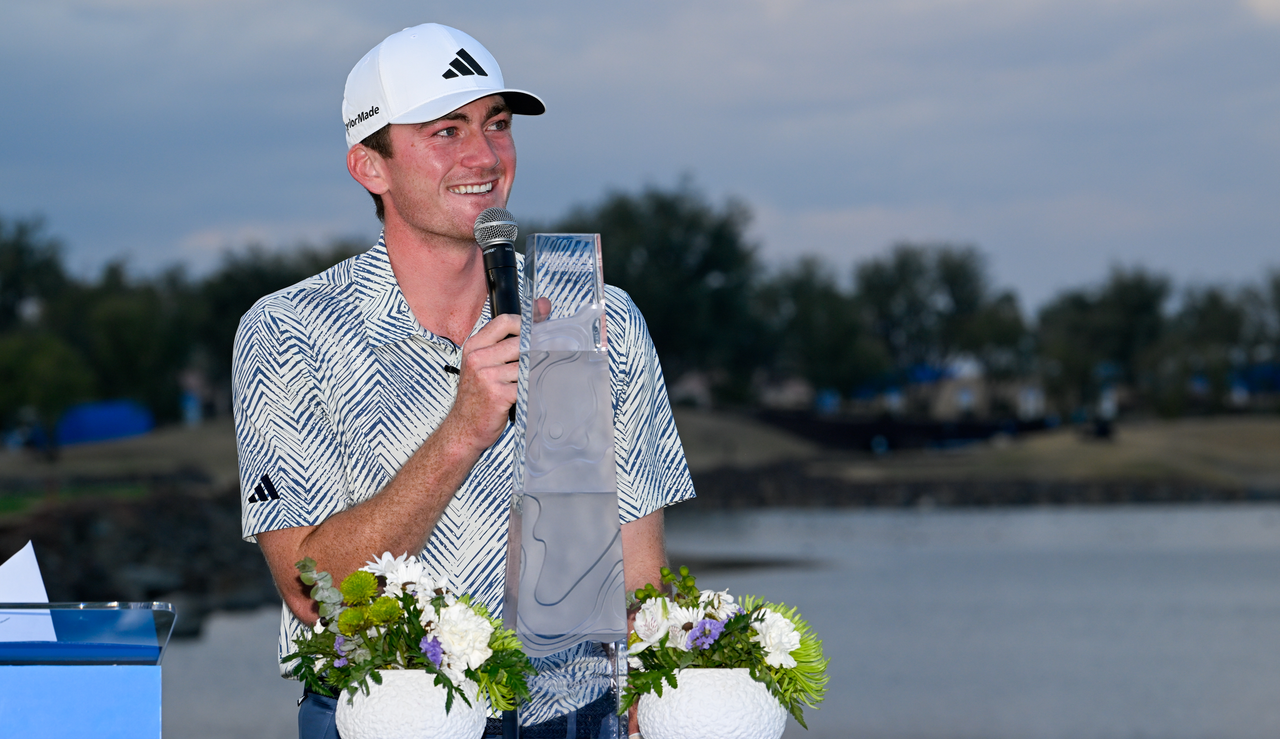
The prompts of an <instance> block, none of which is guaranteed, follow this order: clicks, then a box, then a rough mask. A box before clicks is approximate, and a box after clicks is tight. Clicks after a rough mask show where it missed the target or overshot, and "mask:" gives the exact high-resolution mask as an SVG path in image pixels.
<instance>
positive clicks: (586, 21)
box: [0, 0, 1280, 308]
mask: <svg viewBox="0 0 1280 739" xmlns="http://www.w3.org/2000/svg"><path fill="white" fill-rule="evenodd" d="M430 20H434V21H439V22H443V23H448V24H450V25H454V26H457V27H459V28H461V29H463V30H465V31H467V32H468V33H471V34H472V35H473V36H476V37H477V38H478V39H480V41H482V42H483V43H485V44H486V46H488V47H489V49H490V50H491V51H493V52H494V54H495V55H496V56H497V57H498V59H499V61H500V62H501V63H502V68H503V72H504V75H505V76H506V78H507V83H508V84H510V85H513V86H519V87H523V88H525V89H529V90H532V91H534V92H536V93H538V94H539V95H541V96H542V97H543V98H544V99H545V100H546V101H547V104H548V107H549V109H550V111H549V113H548V115H545V116H542V117H541V118H528V119H520V120H518V121H517V126H516V136H517V142H518V146H519V152H520V174H519V177H518V178H517V182H516V189H515V193H514V195H513V197H512V202H511V204H510V205H511V210H512V211H513V212H515V213H516V215H517V216H518V217H520V218H523V219H535V218H536V219H542V220H545V219H548V218H552V217H555V216H557V215H559V214H561V213H563V212H564V211H565V210H566V209H567V208H568V207H570V206H571V205H574V204H578V203H587V202H592V201H595V200H597V199H598V198H599V197H600V196H601V195H602V194H603V193H604V192H605V191H606V190H608V189H610V188H620V189H624V190H635V189H637V188H639V187H642V186H644V185H645V184H650V183H652V184H658V185H661V186H671V185H673V184H675V183H676V182H677V181H678V180H679V178H680V177H681V176H682V175H683V174H686V173H687V174H690V175H692V176H693V178H694V180H695V182H696V183H697V184H698V185H699V186H700V187H701V188H702V189H703V190H704V191H705V192H706V193H707V194H708V195H709V196H710V197H712V198H714V199H716V200H722V199H723V198H724V197H727V196H730V195H732V196H736V197H739V198H741V199H743V200H745V201H746V202H747V203H749V204H750V205H751V206H752V208H753V210H754V212H755V214H756V219H755V224H754V227H753V232H752V235H753V238H754V239H755V240H756V242H757V243H758V244H759V246H760V255H761V256H762V257H763V258H764V260H765V261H766V263H768V264H771V265H775V266H776V265H781V264H785V263H787V262H788V261H789V260H791V259H794V258H795V257H796V256H798V255H800V254H804V253H813V254H819V255H822V256H824V257H825V258H826V259H827V260H828V261H830V262H831V263H832V264H833V265H835V267H837V268H838V269H839V271H840V273H841V274H845V275H847V274H848V273H849V271H850V270H851V268H852V265H853V264H854V263H855V262H856V261H857V260H859V259H862V258H865V257H867V256H870V255H875V254H879V253H882V252H884V250H885V249H886V248H887V247H888V246H889V245H890V244H892V243H893V242H895V241H899V240H912V241H948V242H956V243H966V244H975V245H977V246H979V247H980V248H981V249H982V250H983V251H985V252H986V253H987V254H988V255H989V257H990V262H991V267H992V270H993V272H994V276H995V278H996V279H997V281H998V282H1000V283H1001V284H1003V285H1006V286H1009V287H1013V288H1015V289H1016V290H1017V291H1018V292H1019V294H1020V295H1021V296H1022V299H1023V301H1024V305H1025V306H1026V307H1028V308H1034V307H1035V306H1036V305H1038V304H1040V303H1042V302H1043V301H1044V300H1046V299H1047V298H1049V297H1050V296H1052V295H1053V294H1054V293H1055V292H1056V291H1058V290H1061V289H1063V288H1066V287H1073V286H1080V285H1083V284H1086V283H1091V282H1095V281H1097V280H1099V279H1101V278H1102V277H1103V276H1104V275H1105V274H1106V273H1107V271H1108V270H1109V268H1110V267H1111V265H1113V264H1121V265H1126V266H1131V265H1144V266H1146V267H1148V268H1151V269H1155V270H1159V271H1162V272H1165V273H1168V274H1170V275H1172V276H1173V277H1174V278H1175V279H1177V280H1178V281H1179V282H1180V283H1186V282H1210V281H1228V282H1240V281H1243V280H1249V279H1256V278H1258V277H1259V276H1260V275H1262V274H1264V273H1265V272H1266V270H1268V269H1270V268H1273V267H1277V268H1280V74H1277V70H1280V0H873V1H859V0H829V1H821V0H812V1H810V0H755V1H752V0H736V1H735V2H728V1H723V2H720V1H707V2H688V1H687V0H686V1H682V2H669V1H667V0H650V1H649V2H645V3H626V2H611V3H601V2H586V1H584V2H570V1H567V0H566V1H563V2H561V1H556V0H551V1H546V0H544V2H541V3H536V4H534V3H520V4H517V3H507V2H497V1H490V2H485V3H449V4H445V3H438V4H436V3H422V2H416V3H410V2H399V1H397V0H381V1H380V2H378V3H354V2H336V1H334V0H306V1H305V2H303V1H295V0H277V1H274V2H270V3H263V2H258V1H257V0H254V1H252V2H250V1H248V0H6V1H5V2H4V4H3V6H2V7H0V70H2V72H0V99H3V100H4V101H5V106H4V111H3V114H0V141H2V142H3V143H0V147H3V149H2V156H0V216H3V217H5V218H14V217H23V216H29V215H33V214H41V215H43V216H44V217H45V218H46V221H47V223H48V227H49V231H50V232H51V233H53V234H54V235H56V236H58V237H60V238H61V239H62V240H63V241H64V243H65V244H66V246H67V255H68V259H69V261H70V262H71V264H72V265H73V266H74V268H75V269H76V270H77V271H78V272H80V273H82V274H92V273H94V271H95V270H97V269H98V268H100V267H101V265H102V264H103V263H104V262H105V261H107V260H109V259H114V258H121V257H123V258H126V259H127V260H128V263H129V265H130V266H131V269H133V270H135V271H137V272H150V271H154V270H156V269H159V268H161V267H162V266H167V265H171V264H174V263H184V264H186V265H188V266H189V268H190V269H191V270H192V271H194V272H196V273H199V272H200V271H201V270H206V269H208V268H209V267H210V266H212V265H215V264H216V263H217V260H218V256H219V254H220V253H221V251H222V250H224V249H226V248H231V247H238V246H242V245H243V244H245V243H247V242H249V241H261V242H264V243H267V244H270V245H277V246H285V245H289V244H294V243H297V242H299V241H301V240H312V241H316V240H321V239H326V238H329V237H333V236H357V237H361V238H370V239H371V238H373V237H374V236H376V233H377V224H376V221H375V220H374V219H373V215H372V207H371V205H370V203H369V201H368V198H367V196H366V195H365V194H364V193H363V191H362V190H360V188H359V187H358V186H357V185H356V184H355V183H354V182H353V181H351V179H350V177H349V176H348V175H347V173H346V169H345V165H344V163H343V154H344V150H345V145H344V143H343V127H342V123H341V116H340V112H339V111H340V103H341V99H342V87H343V83H344V82H345V79H346V75H347V72H348V71H349V70H350V68H351V66H352V65H353V64H354V63H355V62H356V61H357V60H358V59H359V58H360V57H361V56H362V55H363V54H364V52H365V51H367V50H368V49H369V48H370V47H372V46H373V45H374V44H376V43H377V42H378V41H379V40H381V39H382V38H383V37H385V36H386V35H388V34H389V33H392V32H395V31H397V30H399V29H400V28H402V27H404V26H408V25H413V24H416V23H420V22H425V21H430Z"/></svg>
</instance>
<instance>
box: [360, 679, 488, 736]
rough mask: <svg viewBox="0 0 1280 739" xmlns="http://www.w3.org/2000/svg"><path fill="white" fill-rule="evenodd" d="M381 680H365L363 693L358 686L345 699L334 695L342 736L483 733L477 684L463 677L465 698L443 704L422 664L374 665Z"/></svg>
mask: <svg viewBox="0 0 1280 739" xmlns="http://www.w3.org/2000/svg"><path fill="white" fill-rule="evenodd" d="M378 672H379V673H380V674H381V675H382V684H381V685H377V684H375V683H374V682H373V681H372V680H370V681H369V694H368V695H365V694H364V692H363V691H358V692H357V693H356V694H355V696H354V697H353V698H352V699H351V702H349V703H348V702H347V694H346V693H343V694H342V695H341V696H339V697H338V712H337V716H336V718H337V724H338V734H340V735H341V736H342V739H462V738H463V737H465V738H466V739H476V737H479V736H480V735H481V734H483V733H484V723H485V718H486V717H487V716H488V713H489V710H488V709H489V703H488V701H485V700H480V699H477V697H476V694H477V692H478V691H479V688H478V686H477V685H476V684H475V683H473V682H471V681H470V680H467V681H465V682H464V683H463V685H462V686H461V687H462V690H463V691H464V692H465V693H466V694H467V698H469V699H470V700H471V705H470V706H468V705H467V704H466V703H464V702H463V701H462V699H461V698H457V697H455V698H454V699H453V709H452V710H451V711H449V712H448V713H445V710H444V699H445V690H444V688H441V687H439V686H437V685H435V683H434V680H435V676H434V675H432V674H430V673H428V672H425V671H423V670H379V671H378Z"/></svg>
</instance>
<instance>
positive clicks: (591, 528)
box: [503, 234, 627, 739]
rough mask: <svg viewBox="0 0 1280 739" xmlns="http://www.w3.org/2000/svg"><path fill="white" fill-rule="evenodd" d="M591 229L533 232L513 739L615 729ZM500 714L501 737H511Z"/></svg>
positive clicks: (524, 347) (606, 412) (514, 557)
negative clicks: (523, 675) (523, 693)
mask: <svg viewBox="0 0 1280 739" xmlns="http://www.w3.org/2000/svg"><path fill="white" fill-rule="evenodd" d="M609 383H610V378H609V344H608V332H607V325H606V320H605V295H604V276H603V272H602V269H601V262H600V237H599V235H597V234H534V235H532V236H530V237H529V239H528V241H527V244H526V247H525V268H524V289H523V291H522V295H521V331H520V393H519V400H518V402H517V405H516V420H515V426H516V427H515V430H516V439H517V442H516V444H517V447H516V448H517V452H516V454H517V458H516V465H515V494H514V497H513V500H512V510H511V528H510V539H509V546H508V553H507V581H506V598H505V605H504V609H503V613H504V618H505V620H506V623H507V626H508V627H509V628H514V629H515V631H516V633H517V634H518V635H519V637H520V640H521V642H523V644H524V647H525V651H526V652H528V653H529V655H530V656H531V657H533V658H534V664H535V666H537V668H538V670H539V672H540V673H541V674H539V675H538V676H537V677H535V678H534V679H533V680H532V681H531V684H530V689H531V692H532V693H533V700H532V701H530V702H529V703H528V704H526V705H525V706H522V707H521V709H520V711H519V717H518V718H519V725H520V727H521V728H520V735H521V736H523V737H525V738H526V739H536V738H540V737H543V736H547V737H552V736H554V737H557V739H559V737H566V736H567V737H591V738H592V739H597V738H602V737H609V739H616V738H617V737H625V736H626V735H627V733H626V730H627V722H626V719H625V717H623V718H621V719H620V718H619V717H618V716H617V707H618V698H619V694H620V692H621V688H622V686H623V681H624V680H625V678H626V637H627V615H626V592H625V587H626V586H625V581H624V579H623V571H622V539H621V529H620V526H619V523H618V495H617V485H616V472H617V470H616V465H617V462H616V459H615V456H614V446H613V396H612V393H611V391H610V385H609ZM513 723H514V722H512V721H511V720H510V719H508V720H507V724H508V728H507V730H506V732H505V733H504V736H512V735H513V733H514V732H513V730H512V729H513V728H514V727H512V726H510V725H511V724H513Z"/></svg>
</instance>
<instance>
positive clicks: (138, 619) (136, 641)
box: [0, 602, 177, 665]
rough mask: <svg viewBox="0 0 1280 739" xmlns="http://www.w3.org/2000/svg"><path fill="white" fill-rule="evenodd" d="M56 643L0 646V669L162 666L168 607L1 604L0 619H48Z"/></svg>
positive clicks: (170, 612)
mask: <svg viewBox="0 0 1280 739" xmlns="http://www.w3.org/2000/svg"><path fill="white" fill-rule="evenodd" d="M46 614H47V617H48V618H49V619H51V620H52V622H53V630H54V633H55V634H56V635H57V641H0V665H159V664H160V659H161V657H162V656H163V655H164V649H165V647H166V646H168V644H169V636H170V635H171V634H172V633H173V623H174V620H175V619H176V616H177V614H176V613H175V611H174V608H173V606H172V605H171V604H169V603H125V602H109V603H0V619H11V618H20V619H27V618H45V617H46Z"/></svg>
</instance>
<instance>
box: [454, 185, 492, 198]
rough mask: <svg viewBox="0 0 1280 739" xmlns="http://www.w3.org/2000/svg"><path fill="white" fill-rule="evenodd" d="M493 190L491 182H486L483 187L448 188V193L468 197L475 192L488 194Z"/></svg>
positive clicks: (463, 186)
mask: <svg viewBox="0 0 1280 739" xmlns="http://www.w3.org/2000/svg"><path fill="white" fill-rule="evenodd" d="M492 189H493V183H492V182H486V183H484V184H483V185H460V186H458V187H451V188H449V192H455V193H457V194H459V195H470V194H472V193H477V192H489V191H490V190H492Z"/></svg>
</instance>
